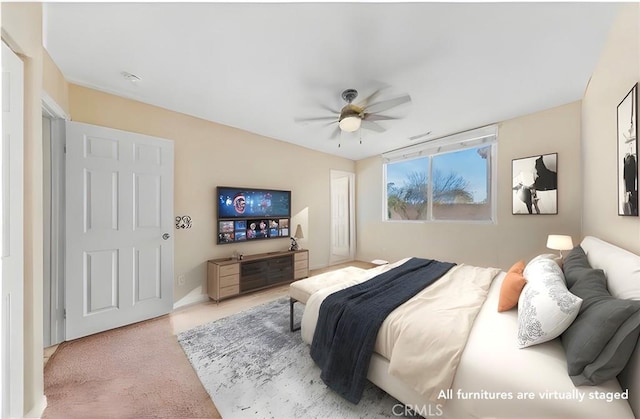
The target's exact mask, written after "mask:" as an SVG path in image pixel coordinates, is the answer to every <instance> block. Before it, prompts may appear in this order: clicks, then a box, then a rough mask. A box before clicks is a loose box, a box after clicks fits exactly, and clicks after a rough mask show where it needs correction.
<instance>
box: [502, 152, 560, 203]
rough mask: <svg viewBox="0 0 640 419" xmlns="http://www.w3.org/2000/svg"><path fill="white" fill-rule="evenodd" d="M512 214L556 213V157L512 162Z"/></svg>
mask: <svg viewBox="0 0 640 419" xmlns="http://www.w3.org/2000/svg"><path fill="white" fill-rule="evenodd" d="M511 176H512V179H513V183H512V189H513V204H512V214H514V215H516V214H532V215H540V214H557V213H558V153H551V154H541V155H537V156H532V157H524V158H521V159H514V160H513V161H512V163H511Z"/></svg>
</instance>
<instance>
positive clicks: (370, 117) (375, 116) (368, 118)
mask: <svg viewBox="0 0 640 419" xmlns="http://www.w3.org/2000/svg"><path fill="white" fill-rule="evenodd" d="M362 119H363V120H365V121H390V120H392V119H399V118H396V117H395V116H386V115H378V114H374V113H365V114H364V117H363V118H362Z"/></svg>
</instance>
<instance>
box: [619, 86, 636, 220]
mask: <svg viewBox="0 0 640 419" xmlns="http://www.w3.org/2000/svg"><path fill="white" fill-rule="evenodd" d="M637 104H638V84H637V83H636V85H635V86H633V88H632V89H631V91H630V92H629V93H627V95H626V96H625V98H624V99H623V100H622V102H620V104H619V105H618V134H617V135H618V215H629V216H635V217H637V216H638V157H637V156H638V124H637V123H636V121H637V120H638V106H637Z"/></svg>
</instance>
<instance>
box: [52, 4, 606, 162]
mask: <svg viewBox="0 0 640 419" xmlns="http://www.w3.org/2000/svg"><path fill="white" fill-rule="evenodd" d="M617 10H618V5H617V4H615V3H547V2H545V3H257V4H255V3H254V4H250V3H46V4H45V15H44V37H45V39H44V43H45V47H46V49H47V51H48V52H49V54H50V55H51V57H52V58H53V60H54V61H55V62H56V64H57V65H58V66H59V67H60V69H61V70H62V72H63V74H64V75H65V77H66V78H67V80H68V81H70V82H72V83H76V84H79V85H83V86H89V87H93V88H96V89H99V90H103V91H106V92H111V93H115V94H117V95H120V96H124V97H128V98H131V99H135V100H139V101H141V102H145V103H149V104H153V105H156V106H160V107H163V108H167V109H171V110H174V111H178V112H182V113H185V114H189V115H193V116H196V117H199V118H203V119H207V120H210V121H215V122H218V123H221V124H225V125H230V126H233V127H237V128H240V129H243V130H246V131H250V132H254V133H257V134H261V135H264V136H267V137H272V138H275V139H279V140H282V141H288V142H290V143H295V144H299V145H301V146H304V147H308V148H311V149H315V150H319V151H323V152H326V153H331V154H336V155H340V156H343V157H347V158H350V159H354V160H359V159H362V158H365V157H368V156H372V155H375V154H380V153H382V152H385V151H389V150H393V149H397V148H401V147H404V146H407V145H411V144H415V143H416V142H420V141H424V140H426V139H430V138H438V137H441V136H444V135H447V134H451V133H455V132H460V131H464V130H467V129H471V128H476V127H479V126H484V125H487V124H491V123H494V122H499V121H503V120H506V119H509V118H512V117H516V116H519V115H523V114H527V113H531V112H536V111H539V110H543V109H548V108H551V107H554V106H558V105H562V104H565V103H569V102H572V101H575V100H579V99H581V98H582V96H583V93H584V90H585V88H586V85H587V82H588V80H589V77H590V76H591V74H592V72H593V69H594V66H595V63H596V62H597V59H598V57H599V54H600V51H601V49H602V46H603V45H604V42H605V39H606V36H607V34H608V31H609V28H610V27H611V24H612V22H613V19H614V17H615V15H616V12H617ZM123 71H127V72H129V73H133V74H135V75H137V76H139V77H140V78H141V80H140V81H139V82H138V83H136V84H133V83H131V82H129V81H127V80H125V79H124V78H123V77H122V76H121V72H123ZM380 87H386V89H385V90H383V92H382V94H381V96H380V97H379V100H385V99H389V98H394V97H396V96H400V95H402V94H405V93H408V94H409V95H411V98H412V102H411V103H410V104H408V105H407V104H405V105H401V106H400V107H398V108H395V109H393V110H392V111H389V112H385V114H386V115H391V116H400V117H402V119H399V120H392V121H381V122H379V124H380V125H383V126H384V127H385V128H387V131H386V132H384V133H376V132H373V131H369V130H360V132H359V133H356V134H346V133H343V134H342V135H341V138H340V140H339V141H338V140H330V139H329V137H330V136H331V133H332V131H333V130H334V127H335V125H333V126H326V125H323V123H318V122H312V123H307V124H301V123H299V122H295V121H294V118H303V117H315V116H327V115H331V112H330V111H329V110H328V109H334V110H338V109H340V108H341V107H342V106H343V105H344V102H343V101H342V99H341V98H340V93H341V92H342V91H343V90H344V89H346V88H355V89H357V90H358V91H359V92H360V97H361V98H362V97H365V96H367V95H369V94H371V93H372V92H373V91H374V90H376V89H378V88H380ZM356 102H357V100H356ZM336 119H337V117H336ZM336 122H337V121H336ZM428 131H431V133H432V134H431V135H430V136H428V137H422V138H420V139H419V140H416V141H411V140H409V137H412V136H416V135H420V134H423V133H425V132H428ZM360 136H361V138H362V144H360V143H359V138H360ZM212 141H215V138H212ZM338 143H340V144H341V147H338Z"/></svg>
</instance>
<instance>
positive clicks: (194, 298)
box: [173, 294, 209, 310]
mask: <svg viewBox="0 0 640 419" xmlns="http://www.w3.org/2000/svg"><path fill="white" fill-rule="evenodd" d="M206 301H209V296H208V295H207V294H200V295H186V296H185V297H184V298H181V299H180V300H178V301H176V302H175V303H173V309H174V310H176V309H178V308H180V307H184V306H190V305H192V304H197V303H204V302H206Z"/></svg>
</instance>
